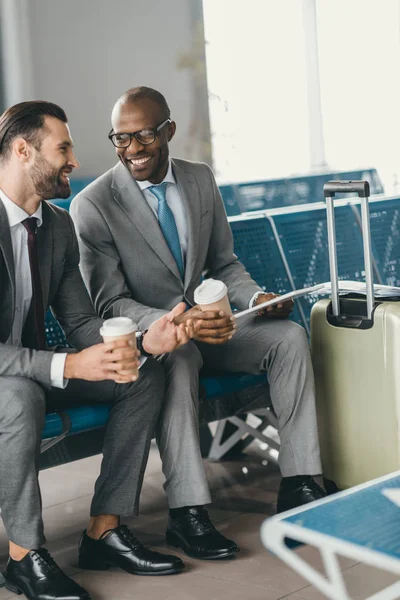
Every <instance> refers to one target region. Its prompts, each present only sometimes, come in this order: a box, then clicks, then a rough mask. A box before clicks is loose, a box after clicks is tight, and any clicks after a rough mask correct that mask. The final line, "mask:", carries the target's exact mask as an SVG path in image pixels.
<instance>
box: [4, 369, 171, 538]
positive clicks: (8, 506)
mask: <svg viewBox="0 0 400 600" xmlns="http://www.w3.org/2000/svg"><path fill="white" fill-rule="evenodd" d="M0 389H1V394H0V506H1V510H2V515H1V516H2V519H3V522H4V526H5V529H6V532H7V535H8V538H9V539H10V540H11V541H13V542H14V543H16V544H18V545H20V546H23V547H24V548H38V547H39V546H41V545H42V544H43V543H44V542H45V537H44V533H43V522H42V516H41V496H40V489H39V484H38V460H39V455H40V441H41V431H42V429H43V424H44V418H45V412H46V397H45V392H44V390H43V389H42V388H41V386H40V385H38V384H37V383H35V382H34V381H32V380H30V379H26V378H23V377H0ZM163 395H164V373H163V369H162V367H161V366H160V365H159V364H158V363H157V362H156V361H155V360H153V359H150V360H147V361H146V363H145V364H144V365H143V366H142V367H141V369H140V377H139V379H138V381H137V382H134V383H131V384H115V383H114V382H112V381H103V382H87V381H78V380H75V381H73V380H72V381H70V382H69V384H68V386H67V388H66V389H65V390H58V389H57V390H56V389H55V388H53V389H52V392H51V394H50V397H49V398H48V400H49V402H50V404H51V407H52V408H54V407H56V406H58V407H60V408H63V407H66V406H71V405H76V404H77V402H76V399H77V398H80V404H82V399H83V398H84V400H85V403H88V404H89V403H100V402H104V403H106V402H107V403H110V404H112V408H111V411H110V416H109V420H108V423H107V427H106V433H105V439H104V444H103V460H102V465H101V471H100V475H99V477H98V479H97V481H96V485H95V493H94V497H93V501H92V506H91V511H90V514H91V516H96V515H101V514H114V515H121V516H130V515H132V514H136V513H137V510H138V504H139V495H140V490H141V486H142V482H143V476H144V471H145V468H146V464H147V458H148V453H149V449H150V442H151V438H152V436H153V433H154V429H155V426H156V422H157V419H158V415H159V412H160V408H161V404H162V399H163Z"/></svg>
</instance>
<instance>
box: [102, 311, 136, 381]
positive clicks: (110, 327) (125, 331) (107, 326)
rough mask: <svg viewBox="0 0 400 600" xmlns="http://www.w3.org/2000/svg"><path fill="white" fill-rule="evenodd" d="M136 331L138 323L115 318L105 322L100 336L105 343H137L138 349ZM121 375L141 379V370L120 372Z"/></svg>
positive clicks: (125, 318) (127, 318) (126, 318)
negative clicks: (126, 341) (134, 376)
mask: <svg viewBox="0 0 400 600" xmlns="http://www.w3.org/2000/svg"><path fill="white" fill-rule="evenodd" d="M136 330H137V325H136V323H134V322H133V321H132V319H129V317H114V318H113V319H107V320H106V321H104V323H103V326H102V327H101V328H100V335H101V336H102V338H103V341H104V343H107V342H115V341H117V340H130V341H132V342H134V343H135V347H136ZM120 374H121V375H127V374H131V375H136V377H139V369H137V368H136V369H132V370H129V371H120Z"/></svg>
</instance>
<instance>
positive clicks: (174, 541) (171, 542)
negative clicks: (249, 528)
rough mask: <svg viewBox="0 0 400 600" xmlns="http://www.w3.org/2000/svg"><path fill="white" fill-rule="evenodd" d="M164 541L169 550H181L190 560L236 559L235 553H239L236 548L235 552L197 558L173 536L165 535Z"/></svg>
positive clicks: (196, 555) (197, 556)
mask: <svg viewBox="0 0 400 600" xmlns="http://www.w3.org/2000/svg"><path fill="white" fill-rule="evenodd" d="M166 541H167V544H168V546H170V547H171V548H180V549H181V550H183V551H184V552H185V554H187V555H188V556H190V558H196V559H198V560H219V559H220V558H221V559H224V558H236V554H237V552H239V548H238V549H237V550H232V551H227V552H220V553H218V554H212V555H211V556H199V555H198V554H195V553H194V552H191V551H190V550H187V548H186V547H185V545H184V544H183V543H182V542H181V541H180V539H179V538H178V537H176V536H175V535H174V534H171V533H167V535H166Z"/></svg>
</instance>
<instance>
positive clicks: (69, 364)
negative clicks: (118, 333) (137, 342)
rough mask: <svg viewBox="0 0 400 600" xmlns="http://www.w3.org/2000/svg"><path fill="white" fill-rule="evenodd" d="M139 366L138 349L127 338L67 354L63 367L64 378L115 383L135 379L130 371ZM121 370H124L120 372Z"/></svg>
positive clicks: (128, 381)
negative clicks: (111, 381) (109, 380)
mask: <svg viewBox="0 0 400 600" xmlns="http://www.w3.org/2000/svg"><path fill="white" fill-rule="evenodd" d="M138 367H139V351H138V350H137V349H136V348H134V347H132V346H131V345H130V343H129V341H127V340H118V341H116V342H108V343H107V344H96V345H95V346H91V347H90V348H86V349H85V350H82V351H81V352H77V353H76V354H67V358H66V361H65V368H64V377H65V378H66V379H85V380H86V381H103V380H105V379H111V380H113V381H115V382H116V383H130V382H131V381H136V379H137V376H136V375H134V374H133V373H132V371H135V370H136V369H137V368H138ZM121 371H124V373H123V374H122V373H121Z"/></svg>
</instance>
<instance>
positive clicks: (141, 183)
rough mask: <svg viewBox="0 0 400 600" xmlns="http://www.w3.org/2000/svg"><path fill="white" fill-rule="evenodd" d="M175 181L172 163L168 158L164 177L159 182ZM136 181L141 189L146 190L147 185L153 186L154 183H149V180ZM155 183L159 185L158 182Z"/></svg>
mask: <svg viewBox="0 0 400 600" xmlns="http://www.w3.org/2000/svg"><path fill="white" fill-rule="evenodd" d="M164 182H165V183H176V180H175V177H174V174H173V172H172V163H171V159H169V161H168V171H167V174H166V176H165V177H164V179H163V180H162V181H161V182H160V183H164ZM136 183H137V184H138V186H139V187H140V189H141V190H147V189H148V188H149V187H151V186H153V185H154V183H151V181H136ZM157 185H160V184H159V183H157Z"/></svg>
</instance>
